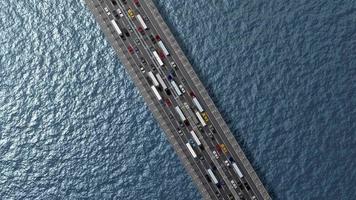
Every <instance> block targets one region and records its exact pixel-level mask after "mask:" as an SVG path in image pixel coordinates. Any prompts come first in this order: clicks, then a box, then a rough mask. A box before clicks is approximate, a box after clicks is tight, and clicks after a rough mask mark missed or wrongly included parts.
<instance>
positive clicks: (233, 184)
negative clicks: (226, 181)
mask: <svg viewBox="0 0 356 200" xmlns="http://www.w3.org/2000/svg"><path fill="white" fill-rule="evenodd" d="M231 184H232V187H234V188H235V189H237V184H236V182H235V181H234V180H231Z"/></svg>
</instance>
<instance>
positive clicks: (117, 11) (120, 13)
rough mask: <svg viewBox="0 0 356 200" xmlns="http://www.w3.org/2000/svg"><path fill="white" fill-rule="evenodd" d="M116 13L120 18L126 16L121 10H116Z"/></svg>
mask: <svg viewBox="0 0 356 200" xmlns="http://www.w3.org/2000/svg"><path fill="white" fill-rule="evenodd" d="M116 13H117V15H118V16H119V17H123V16H124V14H123V13H122V12H121V10H120V8H118V9H116Z"/></svg>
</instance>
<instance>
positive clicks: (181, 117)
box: [175, 106, 187, 122]
mask: <svg viewBox="0 0 356 200" xmlns="http://www.w3.org/2000/svg"><path fill="white" fill-rule="evenodd" d="M175 109H176V111H177V113H178V115H179V117H180V119H181V120H182V121H183V122H184V121H185V120H187V118H185V116H184V114H183V112H182V110H181V109H180V108H179V106H176V107H175Z"/></svg>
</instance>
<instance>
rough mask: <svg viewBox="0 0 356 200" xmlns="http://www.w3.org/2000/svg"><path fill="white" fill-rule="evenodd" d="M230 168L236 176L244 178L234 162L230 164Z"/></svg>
mask: <svg viewBox="0 0 356 200" xmlns="http://www.w3.org/2000/svg"><path fill="white" fill-rule="evenodd" d="M232 167H233V168H234V170H235V172H236V174H237V175H238V176H239V177H240V178H242V177H244V176H243V175H242V173H241V171H240V169H239V167H238V166H237V165H236V163H235V162H233V163H232Z"/></svg>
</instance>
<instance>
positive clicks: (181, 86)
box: [179, 84, 185, 94]
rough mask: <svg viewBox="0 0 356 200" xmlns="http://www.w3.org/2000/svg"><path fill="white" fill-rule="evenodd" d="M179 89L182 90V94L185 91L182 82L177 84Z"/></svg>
mask: <svg viewBox="0 0 356 200" xmlns="http://www.w3.org/2000/svg"><path fill="white" fill-rule="evenodd" d="M179 89H180V90H181V91H182V93H183V94H184V93H185V89H184V87H183V85H182V84H179Z"/></svg>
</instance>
